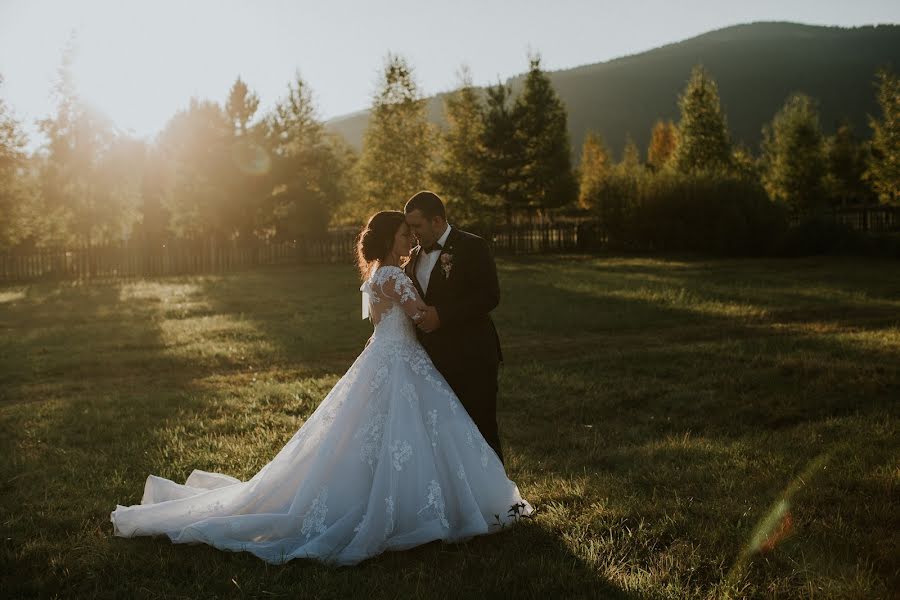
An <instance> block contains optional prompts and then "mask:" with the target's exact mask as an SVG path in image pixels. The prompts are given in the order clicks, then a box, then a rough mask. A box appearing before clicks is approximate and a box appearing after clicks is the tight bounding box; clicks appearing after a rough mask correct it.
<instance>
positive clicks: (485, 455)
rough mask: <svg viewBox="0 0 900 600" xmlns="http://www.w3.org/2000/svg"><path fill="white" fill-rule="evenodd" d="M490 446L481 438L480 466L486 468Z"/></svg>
mask: <svg viewBox="0 0 900 600" xmlns="http://www.w3.org/2000/svg"><path fill="white" fill-rule="evenodd" d="M490 452H491V447H490V446H488V443H487V442H486V441H484V440H481V466H482V467H483V468H485V469H486V468H487V464H488V458H489V457H490V454H489V453H490Z"/></svg>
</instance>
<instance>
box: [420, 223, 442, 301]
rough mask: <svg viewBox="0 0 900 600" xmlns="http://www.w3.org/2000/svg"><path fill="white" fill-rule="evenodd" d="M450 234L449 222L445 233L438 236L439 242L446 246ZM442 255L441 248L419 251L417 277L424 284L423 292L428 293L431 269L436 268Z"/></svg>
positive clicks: (421, 284)
mask: <svg viewBox="0 0 900 600" xmlns="http://www.w3.org/2000/svg"><path fill="white" fill-rule="evenodd" d="M449 235H450V224H449V223H448V224H447V229H445V230H444V233H443V235H441V237H440V238H438V241H437V243H438V244H440V245H441V247H443V246H444V244H446V243H447V237H448V236H449ZM440 256H441V250H432V251H431V252H428V253H426V252H425V251H419V262H418V263H416V279H418V280H419V285H420V286H422V293H424V294H427V293H428V282H429V281H430V280H431V271H432V270H433V269H434V265H435V264H437V261H438V258H440Z"/></svg>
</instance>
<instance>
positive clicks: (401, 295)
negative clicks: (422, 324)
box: [380, 269, 428, 321]
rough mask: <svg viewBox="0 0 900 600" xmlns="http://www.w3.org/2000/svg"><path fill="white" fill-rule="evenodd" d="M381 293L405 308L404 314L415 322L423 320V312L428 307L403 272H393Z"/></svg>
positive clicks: (382, 286)
mask: <svg viewBox="0 0 900 600" xmlns="http://www.w3.org/2000/svg"><path fill="white" fill-rule="evenodd" d="M380 292H381V294H382V295H383V296H385V297H387V298H390V299H391V300H393V301H394V302H396V303H397V304H399V305H400V306H402V307H403V312H405V313H406V314H407V316H409V318H410V319H412V320H413V321H419V320H420V319H421V318H422V312H423V311H424V310H425V309H426V308H427V307H428V305H427V304H425V302H423V301H422V298H421V297H420V296H419V291H418V290H417V289H416V286H415V285H414V284H413V282H412V280H411V279H410V278H409V277H408V276H407V275H406V273H404V272H403V271H402V270H400V269H397V270H396V271H395V272H392V273H391V274H390V276H389V277H387V278H386V279H385V280H384V282H383V283H382V284H381V288H380Z"/></svg>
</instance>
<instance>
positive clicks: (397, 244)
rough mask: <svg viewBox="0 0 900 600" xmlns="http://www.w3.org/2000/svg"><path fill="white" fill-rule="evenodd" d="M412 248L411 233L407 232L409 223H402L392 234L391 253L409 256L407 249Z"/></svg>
mask: <svg viewBox="0 0 900 600" xmlns="http://www.w3.org/2000/svg"><path fill="white" fill-rule="evenodd" d="M410 248H412V235H411V234H410V233H409V225H407V224H406V223H403V224H401V225H400V227H399V229H397V233H395V234H394V247H393V248H392V249H391V253H392V254H394V255H396V256H399V257H401V258H402V257H404V256H409V249H410Z"/></svg>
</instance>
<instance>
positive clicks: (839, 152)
mask: <svg viewBox="0 0 900 600" xmlns="http://www.w3.org/2000/svg"><path fill="white" fill-rule="evenodd" d="M825 159H826V163H827V174H826V176H825V187H826V188H827V191H828V195H829V197H830V198H831V201H832V203H834V204H836V205H840V206H846V205H849V204H864V203H867V202H868V201H869V199H870V198H871V197H872V196H873V195H874V194H873V193H872V190H871V188H870V187H869V185H868V184H867V182H866V181H865V172H866V151H865V148H864V146H863V144H862V143H861V142H860V140H859V139H857V137H856V135H855V134H854V133H853V128H852V126H851V125H850V123H849V121H846V120H845V121H843V122H842V123H841V124H840V125H839V126H838V129H837V131H836V132H835V134H834V135H833V136H831V137H829V138H828V139H827V140H826V143H825Z"/></svg>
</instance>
